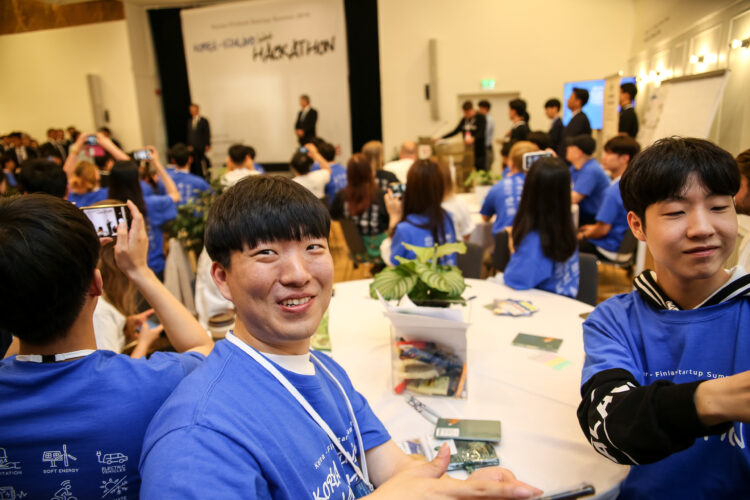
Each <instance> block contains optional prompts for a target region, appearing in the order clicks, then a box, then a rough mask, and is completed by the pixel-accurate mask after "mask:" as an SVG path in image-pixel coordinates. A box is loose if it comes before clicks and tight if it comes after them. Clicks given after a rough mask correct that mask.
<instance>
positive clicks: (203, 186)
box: [167, 168, 211, 207]
mask: <svg viewBox="0 0 750 500" xmlns="http://www.w3.org/2000/svg"><path fill="white" fill-rule="evenodd" d="M167 173H168V174H169V176H170V177H171V178H172V180H173V181H174V183H175V184H176V185H177V191H179V192H180V201H179V202H178V203H177V206H178V207H181V206H182V205H185V204H186V203H189V202H190V201H192V200H193V198H195V196H196V195H198V194H200V193H202V192H203V191H209V190H210V189H211V185H210V184H209V183H208V182H206V179H204V178H203V177H199V176H197V175H195V174H191V173H190V172H180V171H179V170H177V169H173V168H168V169H167Z"/></svg>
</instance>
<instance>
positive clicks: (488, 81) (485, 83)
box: [481, 78, 495, 89]
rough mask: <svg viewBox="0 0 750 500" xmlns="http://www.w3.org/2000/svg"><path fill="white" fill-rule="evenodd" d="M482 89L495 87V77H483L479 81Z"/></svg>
mask: <svg viewBox="0 0 750 500" xmlns="http://www.w3.org/2000/svg"><path fill="white" fill-rule="evenodd" d="M481 85H482V88H483V89H494V88H495V79H494V78H484V79H482V82H481Z"/></svg>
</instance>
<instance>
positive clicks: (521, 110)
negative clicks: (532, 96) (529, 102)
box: [508, 99, 529, 124]
mask: <svg viewBox="0 0 750 500" xmlns="http://www.w3.org/2000/svg"><path fill="white" fill-rule="evenodd" d="M508 107H509V108H510V109H512V110H513V111H515V112H516V114H517V115H518V116H520V117H521V118H523V121H525V122H526V123H527V124H528V122H529V113H527V112H526V101H524V100H523V99H513V100H511V101H510V102H509V103H508Z"/></svg>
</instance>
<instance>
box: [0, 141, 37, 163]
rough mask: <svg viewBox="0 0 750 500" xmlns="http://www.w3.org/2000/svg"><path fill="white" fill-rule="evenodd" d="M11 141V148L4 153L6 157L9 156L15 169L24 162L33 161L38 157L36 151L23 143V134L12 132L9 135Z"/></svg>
mask: <svg viewBox="0 0 750 500" xmlns="http://www.w3.org/2000/svg"><path fill="white" fill-rule="evenodd" d="M9 137H10V140H11V146H10V148H9V149H7V150H6V151H5V154H6V156H9V157H10V158H11V159H12V160H13V161H14V162H15V164H16V169H18V167H19V166H20V165H21V163H23V162H24V161H26V160H33V159H34V158H37V157H38V156H39V155H38V154H37V150H36V149H34V148H32V147H29V146H26V145H25V144H24V141H23V134H22V133H21V132H13V133H11V134H9Z"/></svg>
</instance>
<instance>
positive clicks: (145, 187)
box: [141, 179, 167, 196]
mask: <svg viewBox="0 0 750 500" xmlns="http://www.w3.org/2000/svg"><path fill="white" fill-rule="evenodd" d="M141 191H143V196H148V195H152V194H167V188H165V187H164V183H163V182H162V181H161V179H159V180H158V181H156V189H155V190H154V187H153V186H152V185H151V184H149V183H148V182H146V181H144V180H143V179H141Z"/></svg>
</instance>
